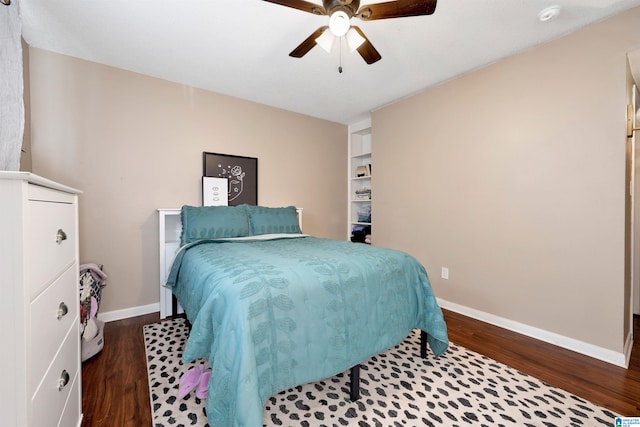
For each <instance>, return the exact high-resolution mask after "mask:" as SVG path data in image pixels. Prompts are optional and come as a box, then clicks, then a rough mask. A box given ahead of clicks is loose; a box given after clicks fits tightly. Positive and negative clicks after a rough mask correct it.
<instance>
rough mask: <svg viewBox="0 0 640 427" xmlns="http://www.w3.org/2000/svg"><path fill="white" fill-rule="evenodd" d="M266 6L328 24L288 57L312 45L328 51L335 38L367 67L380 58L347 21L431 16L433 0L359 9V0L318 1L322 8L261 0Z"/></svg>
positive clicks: (300, 0)
mask: <svg viewBox="0 0 640 427" xmlns="http://www.w3.org/2000/svg"><path fill="white" fill-rule="evenodd" d="M265 1H268V2H270V3H275V4H279V5H282V6H287V7H291V8H294V9H298V10H302V11H303V12H308V13H313V14H314V15H327V16H329V25H328V26H326V25H325V26H322V27H320V28H318V29H317V30H316V31H314V32H313V33H312V34H311V35H310V36H309V37H307V38H306V39H305V40H304V41H303V42H302V43H300V45H299V46H298V47H296V48H295V49H293V50H292V51H291V53H289V56H292V57H294V58H302V57H303V56H304V55H306V54H307V53H308V52H309V51H310V50H311V49H312V48H313V47H314V46H315V45H316V44H318V45H319V46H320V47H322V48H323V49H325V50H326V51H327V52H329V51H331V47H332V46H333V43H334V42H335V40H336V38H339V37H343V36H344V37H345V39H346V41H347V46H348V47H349V50H350V51H351V52H353V51H354V50H357V51H358V53H359V54H360V56H362V59H364V60H365V62H366V63H367V64H373V63H374V62H377V61H379V60H380V59H381V58H382V57H381V56H380V54H379V53H378V51H377V50H376V48H375V47H373V45H372V44H371V42H370V41H369V39H367V36H365V35H364V33H363V32H362V30H361V29H360V28H359V27H357V26H355V25H351V23H350V21H351V18H353V17H356V18H360V19H361V20H363V21H373V20H375V19H389V18H404V17H409V16H420V15H431V14H432V13H433V12H435V10H436V2H437V0H396V1H387V2H384V3H372V4H366V5H363V6H362V7H360V0H322V6H321V5H319V4H315V3H311V2H309V1H306V0H265Z"/></svg>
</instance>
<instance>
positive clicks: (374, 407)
mask: <svg viewBox="0 0 640 427" xmlns="http://www.w3.org/2000/svg"><path fill="white" fill-rule="evenodd" d="M187 334H188V332H187V328H186V326H185V324H184V320H183V319H175V320H168V321H163V322H160V323H156V324H152V325H147V326H145V327H144V339H145V345H146V354H147V371H148V374H149V390H150V393H149V394H150V398H151V410H152V412H153V419H154V424H153V425H154V426H155V427H168V426H173V427H180V426H201V427H204V426H208V425H209V424H208V423H207V417H206V412H205V402H204V400H200V399H198V398H197V397H196V396H195V393H194V392H192V393H190V394H188V395H187V396H186V397H185V398H184V399H182V400H180V401H178V400H177V399H176V394H177V392H178V384H179V380H180V376H181V375H182V374H183V373H184V372H186V371H187V370H188V369H189V368H191V367H192V366H193V365H194V363H204V364H206V361H198V362H194V363H190V364H186V365H185V364H182V362H181V361H180V357H181V356H182V349H183V348H184V345H185V343H186V339H187ZM419 354H420V333H419V331H418V330H414V331H413V332H412V333H411V334H410V335H409V336H408V337H407V338H406V339H405V340H404V341H403V342H402V343H401V344H399V345H398V346H396V347H394V348H391V349H389V350H387V351H386V352H384V353H381V354H379V355H377V356H374V357H372V358H370V359H369V360H367V361H366V362H364V363H362V365H361V369H360V377H361V378H360V394H361V397H360V400H358V401H356V402H351V401H350V400H349V375H348V371H347V372H345V373H342V374H338V375H336V376H334V377H331V378H328V379H325V380H323V381H318V382H315V383H309V384H305V385H301V386H297V387H294V388H292V389H289V390H286V391H283V392H281V393H279V394H277V395H275V396H273V397H271V398H270V399H269V400H268V401H267V402H266V404H265V406H264V412H263V424H264V426H269V427H271V426H310V427H311V426H347V425H357V426H359V427H367V426H385V427H386V426H451V427H456V426H460V427H462V426H487V427H495V426H518V427H522V426H526V427H553V426H557V427H569V426H589V427H592V426H613V422H614V417H615V416H616V414H614V413H613V412H611V411H608V410H606V409H604V408H601V407H599V406H596V405H594V404H592V403H590V402H587V401H585V400H584V399H581V398H579V397H577V396H574V395H572V394H569V393H567V392H565V391H563V390H561V389H559V388H556V387H553V386H551V385H548V384H546V383H544V382H542V381H539V380H537V379H535V378H533V377H531V376H529V375H526V374H524V373H522V372H519V371H517V370H515V369H512V368H510V367H508V366H506V365H503V364H501V363H498V362H496V361H494V360H492V359H489V358H487V357H485V356H482V355H480V354H478V353H474V352H472V351H469V350H467V349H465V348H463V347H461V346H458V345H455V344H450V346H449V349H448V350H447V352H446V353H445V354H443V355H442V356H440V357H439V358H437V359H435V358H434V357H433V356H432V354H429V355H428V356H427V359H421V358H420V356H419Z"/></svg>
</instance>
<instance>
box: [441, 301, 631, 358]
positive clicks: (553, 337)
mask: <svg viewBox="0 0 640 427" xmlns="http://www.w3.org/2000/svg"><path fill="white" fill-rule="evenodd" d="M437 300H438V304H439V305H440V306H441V307H442V308H445V309H447V310H450V311H453V312H456V313H460V314H462V315H465V316H467V317H471V318H473V319H477V320H480V321H483V322H486V323H490V324H492V325H495V326H499V327H501V328H504V329H508V330H510V331H513V332H517V333H519V334H522V335H525V336H528V337H531V338H535V339H537V340H540V341H544V342H547V343H550V344H553V345H557V346H558V347H562V348H565V349H567V350H571V351H575V352H577V353H580V354H584V355H585V356H589V357H593V358H594V359H598V360H602V361H604V362H607V363H611V364H613V365H616V366H620V367H623V368H627V367H628V365H629V357H630V355H631V347H632V344H633V338H632V337H631V336H630V337H627V341H626V342H625V351H624V352H623V353H619V352H616V351H613V350H609V349H606V348H603V347H599V346H596V345H593V344H589V343H586V342H584V341H579V340H576V339H573V338H569V337H565V336H564V335H559V334H556V333H554V332H549V331H546V330H544V329H539V328H535V327H533V326H529V325H525V324H524V323H519V322H515V321H513V320H509V319H505V318H504V317H500V316H496V315H493V314H489V313H486V312H484V311H480V310H476V309H473V308H470V307H466V306H463V305H460V304H456V303H453V302H449V301H446V300H443V299H440V298H437Z"/></svg>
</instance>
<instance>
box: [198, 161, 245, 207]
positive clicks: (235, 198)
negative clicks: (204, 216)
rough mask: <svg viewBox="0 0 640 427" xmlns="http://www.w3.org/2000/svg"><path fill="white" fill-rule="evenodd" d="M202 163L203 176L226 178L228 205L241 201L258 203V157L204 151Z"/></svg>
mask: <svg viewBox="0 0 640 427" xmlns="http://www.w3.org/2000/svg"><path fill="white" fill-rule="evenodd" d="M202 164H203V166H202V167H203V170H202V176H203V177H214V178H226V179H227V182H228V186H227V194H228V197H227V200H228V205H229V206H237V205H241V204H243V203H246V204H248V205H257V204H258V159H257V158H256V157H244V156H234V155H230V154H220V153H208V152H204V153H202ZM203 186H204V181H203ZM203 190H204V187H203ZM203 195H204V193H203ZM203 203H204V199H203Z"/></svg>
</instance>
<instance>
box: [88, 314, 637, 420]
mask: <svg viewBox="0 0 640 427" xmlns="http://www.w3.org/2000/svg"><path fill="white" fill-rule="evenodd" d="M444 314H445V319H446V322H447V327H448V329H449V339H450V340H451V341H452V342H454V343H456V344H459V345H462V346H464V347H466V348H468V349H470V350H474V351H476V352H478V353H482V354H485V355H487V356H489V357H491V358H492V359H495V360H497V361H499V362H502V363H505V364H507V365H509V366H511V367H513V368H516V369H518V370H520V371H522V372H526V373H528V374H530V375H533V376H535V377H536V378H539V379H541V380H543V381H546V382H547V383H549V384H552V385H555V386H557V387H560V388H562V389H564V390H566V391H568V392H570V393H573V394H575V395H578V396H580V397H582V398H584V399H587V400H589V401H591V402H593V403H595V404H598V405H601V406H604V407H606V408H608V409H610V410H612V411H614V412H617V413H619V414H621V415H624V416H640V339H636V343H635V345H634V347H633V352H632V355H631V363H630V366H629V369H623V368H619V367H616V366H613V365H611V364H608V363H605V362H601V361H598V360H595V359H591V358H589V357H585V356H582V355H579V354H577V353H573V352H571V351H568V350H564V349H561V348H558V347H556V346H553V345H551V344H547V343H544V342H540V341H537V340H533V339H531V338H527V337H525V336H522V335H519V334H516V333H513V332H509V331H507V330H504V329H501V328H498V327H495V326H492V325H489V324H486V323H483V322H479V321H477V320H473V319H470V318H468V317H465V316H462V315H459V314H456V313H453V312H450V311H446V310H445V311H444ZM158 320H159V315H158V314H157V313H155V314H149V315H146V316H140V317H135V318H132V319H126V320H120V321H117V322H110V323H107V324H106V326H105V332H104V334H105V347H104V350H103V351H102V352H101V353H100V354H98V355H97V356H95V357H94V358H93V359H90V360H88V361H86V362H85V363H84V364H83V367H82V392H83V395H82V409H83V413H84V419H83V422H82V425H83V427H97V426H105V427H113V426H118V427H126V426H132V427H138V426H151V409H150V406H149V389H148V384H147V374H146V361H145V351H144V339H143V336H142V327H143V325H145V324H148V323H154V322H157V321H158ZM634 332H635V335H634V336H635V337H636V338H638V337H640V319H639V318H636V319H635V322H634Z"/></svg>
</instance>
